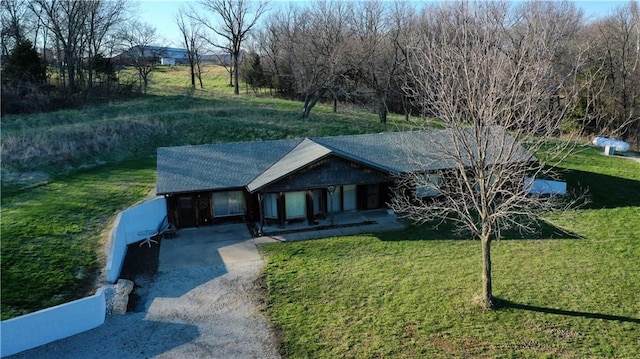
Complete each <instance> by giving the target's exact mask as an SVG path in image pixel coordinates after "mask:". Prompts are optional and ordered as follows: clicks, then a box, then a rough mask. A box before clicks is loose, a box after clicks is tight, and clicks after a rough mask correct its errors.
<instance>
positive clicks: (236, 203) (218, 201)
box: [213, 191, 244, 217]
mask: <svg viewBox="0 0 640 359" xmlns="http://www.w3.org/2000/svg"><path fill="white" fill-rule="evenodd" d="M243 202H244V201H243V198H242V191H231V192H215V193H214V194H213V215H214V217H223V216H233V215H239V214H243V213H244V205H243Z"/></svg>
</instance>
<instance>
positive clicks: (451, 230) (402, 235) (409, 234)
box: [377, 221, 582, 241]
mask: <svg viewBox="0 0 640 359" xmlns="http://www.w3.org/2000/svg"><path fill="white" fill-rule="evenodd" d="M377 237H378V238H379V239H380V240H381V241H425V240H471V239H470V236H469V234H460V233H457V232H456V231H455V227H454V224H453V223H451V222H444V223H440V224H437V225H436V224H435V223H425V224H422V225H411V224H407V226H406V228H405V229H403V230H398V231H389V232H382V233H379V234H378V235H377ZM523 239H524V240H549V239H551V240H558V239H582V237H580V236H579V235H577V234H575V233H572V232H569V231H567V230H565V229H563V228H560V227H557V226H554V225H553V224H551V223H549V222H545V221H541V222H539V223H537V226H536V227H535V228H534V231H533V232H531V233H520V232H519V231H517V230H506V231H503V232H502V238H500V239H499V240H502V241H504V240H523Z"/></svg>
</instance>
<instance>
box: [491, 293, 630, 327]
mask: <svg viewBox="0 0 640 359" xmlns="http://www.w3.org/2000/svg"><path fill="white" fill-rule="evenodd" d="M494 303H495V304H496V308H498V309H503V308H507V309H509V308H510V309H520V310H528V311H532V312H539V313H547V314H556V315H566V316H570V317H583V318H589V319H602V320H610V321H617V322H627V323H637V324H640V319H638V318H631V317H623V316H619V315H610V314H601V313H590V312H579V311H573V310H564V309H556V308H547V307H538V306H534V305H528V304H520V303H515V302H512V301H510V300H507V299H501V298H494Z"/></svg>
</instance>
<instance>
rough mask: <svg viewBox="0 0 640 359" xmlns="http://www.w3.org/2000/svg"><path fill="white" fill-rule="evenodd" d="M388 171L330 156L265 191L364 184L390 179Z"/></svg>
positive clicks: (302, 189) (268, 187) (301, 189)
mask: <svg viewBox="0 0 640 359" xmlns="http://www.w3.org/2000/svg"><path fill="white" fill-rule="evenodd" d="M390 179H391V178H390V176H389V175H387V174H386V173H383V172H381V171H378V170H376V169H373V168H371V167H366V166H363V165H360V164H358V163H355V162H351V161H348V160H345V159H343V158H341V157H338V156H329V157H327V158H325V159H323V160H321V161H319V162H317V163H314V164H311V165H310V166H308V167H306V168H304V169H302V170H300V171H298V172H295V173H293V174H291V175H289V176H287V177H286V178H283V179H281V180H279V181H276V182H274V183H272V184H270V185H269V186H267V187H266V188H264V191H265V192H290V191H304V190H307V189H312V188H326V187H328V186H330V185H334V186H341V185H349V184H356V185H363V184H375V183H384V182H389V181H390Z"/></svg>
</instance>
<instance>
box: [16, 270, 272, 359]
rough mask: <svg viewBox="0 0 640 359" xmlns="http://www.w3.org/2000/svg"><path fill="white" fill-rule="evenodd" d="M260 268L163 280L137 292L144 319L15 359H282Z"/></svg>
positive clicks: (112, 323) (177, 274)
mask: <svg viewBox="0 0 640 359" xmlns="http://www.w3.org/2000/svg"><path fill="white" fill-rule="evenodd" d="M262 266H263V261H262V260H259V261H248V262H242V263H233V264H227V265H224V264H223V265H215V266H205V267H193V268H184V269H176V270H172V271H168V272H164V273H160V274H158V276H157V277H156V279H155V281H153V283H151V282H150V283H148V284H149V285H148V288H149V290H148V292H146V291H143V292H142V295H143V297H142V302H143V303H144V309H143V310H142V311H140V312H133V313H131V312H130V313H127V315H124V316H120V315H112V316H109V317H108V318H107V321H106V322H105V324H104V325H102V326H100V327H98V328H96V329H94V330H91V331H88V332H85V333H81V334H78V335H75V336H73V337H70V338H66V339H63V340H59V341H56V342H54V343H50V344H47V345H44V346H41V347H38V348H35V349H32V350H29V351H25V352H22V353H19V354H17V355H15V356H13V357H12V358H83V359H84V358H100V357H102V358H279V357H280V356H279V354H278V348H277V347H276V344H275V343H276V341H275V338H274V334H273V331H272V330H271V328H270V324H269V322H268V320H267V319H266V317H265V316H264V315H263V314H262V313H261V312H260V310H259V306H260V303H259V297H258V293H259V285H258V282H257V278H258V276H259V275H260V271H261V269H262ZM139 284H142V285H143V287H145V283H139ZM52 325H55V324H54V323H52Z"/></svg>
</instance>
